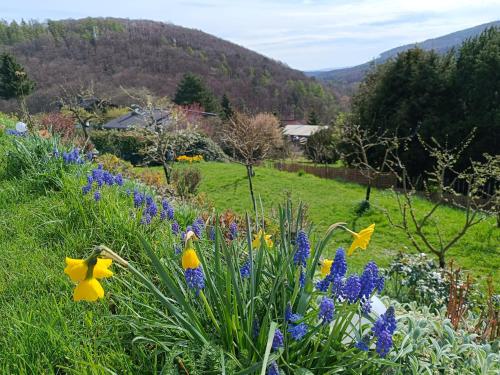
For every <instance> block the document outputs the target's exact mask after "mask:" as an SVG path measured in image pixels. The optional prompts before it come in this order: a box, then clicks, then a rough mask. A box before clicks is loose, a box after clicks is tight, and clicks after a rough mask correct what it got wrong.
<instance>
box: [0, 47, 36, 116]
mask: <svg viewBox="0 0 500 375" xmlns="http://www.w3.org/2000/svg"><path fill="white" fill-rule="evenodd" d="M34 89H35V82H33V81H32V80H31V79H30V78H29V77H28V74H27V73H26V71H25V70H24V68H23V67H22V66H21V65H20V64H19V63H18V62H17V61H16V59H15V58H14V56H12V55H10V54H8V53H4V54H2V55H1V56H0V98H2V99H5V100H9V99H17V101H18V103H19V107H20V109H21V115H22V118H23V119H24V120H25V121H26V122H28V124H30V122H31V120H30V116H29V111H28V107H27V105H26V97H27V96H29V95H30V94H31V93H32V92H33V90H34Z"/></svg>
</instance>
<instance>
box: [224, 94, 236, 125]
mask: <svg viewBox="0 0 500 375" xmlns="http://www.w3.org/2000/svg"><path fill="white" fill-rule="evenodd" d="M221 108H222V110H221V117H222V118H223V119H224V120H228V119H230V118H231V117H233V115H234V110H233V107H232V106H231V102H230V101H229V98H228V97H227V95H226V94H225V93H224V95H222V100H221Z"/></svg>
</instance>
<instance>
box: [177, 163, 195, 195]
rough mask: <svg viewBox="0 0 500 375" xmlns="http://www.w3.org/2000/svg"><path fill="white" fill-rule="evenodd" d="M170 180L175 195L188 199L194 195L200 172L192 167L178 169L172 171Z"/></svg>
mask: <svg viewBox="0 0 500 375" xmlns="http://www.w3.org/2000/svg"><path fill="white" fill-rule="evenodd" d="M172 178H173V181H174V185H175V190H176V192H177V195H178V196H180V197H181V198H188V197H190V196H193V195H195V194H196V191H197V190H198V186H199V184H200V182H201V172H200V170H199V169H198V168H194V167H187V168H178V169H175V170H174V173H173V176H172Z"/></svg>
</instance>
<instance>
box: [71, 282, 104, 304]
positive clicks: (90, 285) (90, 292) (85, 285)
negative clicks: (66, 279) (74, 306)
mask: <svg viewBox="0 0 500 375" xmlns="http://www.w3.org/2000/svg"><path fill="white" fill-rule="evenodd" d="M103 297H104V289H103V288H102V286H101V283H100V282H99V281H97V279H96V278H93V277H92V278H90V279H86V280H83V281H80V282H79V283H78V285H77V286H76V288H75V291H74V292H73V300H75V301H89V302H94V301H97V299H98V298H103Z"/></svg>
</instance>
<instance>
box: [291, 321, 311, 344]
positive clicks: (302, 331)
mask: <svg viewBox="0 0 500 375" xmlns="http://www.w3.org/2000/svg"><path fill="white" fill-rule="evenodd" d="M308 330H309V327H308V326H307V324H306V323H300V324H297V325H296V326H293V325H292V326H291V327H289V328H288V332H289V333H290V335H291V336H292V338H293V339H294V340H295V341H300V340H302V338H303V337H304V336H305V335H306V334H307V331H308Z"/></svg>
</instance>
